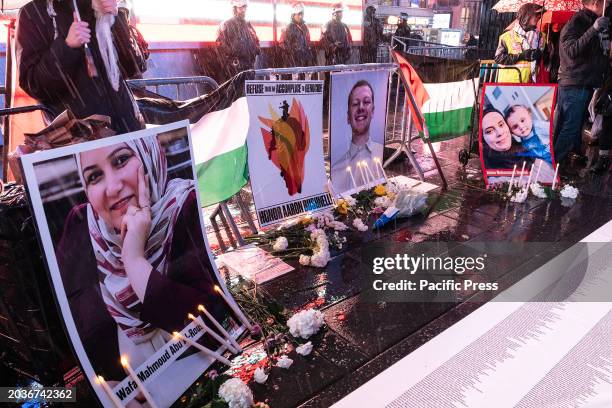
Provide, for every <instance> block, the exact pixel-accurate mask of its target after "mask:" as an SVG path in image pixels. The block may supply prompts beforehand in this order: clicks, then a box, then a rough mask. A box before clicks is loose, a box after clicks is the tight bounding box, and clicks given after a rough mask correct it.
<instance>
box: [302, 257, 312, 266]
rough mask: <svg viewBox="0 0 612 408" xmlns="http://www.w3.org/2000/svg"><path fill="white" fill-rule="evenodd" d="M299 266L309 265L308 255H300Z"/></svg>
mask: <svg viewBox="0 0 612 408" xmlns="http://www.w3.org/2000/svg"><path fill="white" fill-rule="evenodd" d="M300 265H303V266H308V265H310V257H309V256H308V255H300Z"/></svg>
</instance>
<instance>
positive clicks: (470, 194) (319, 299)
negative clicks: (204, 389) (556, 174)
mask: <svg viewBox="0 0 612 408" xmlns="http://www.w3.org/2000/svg"><path fill="white" fill-rule="evenodd" d="M465 143H466V139H465V138H460V139H455V140H453V141H449V142H443V143H441V145H440V146H439V152H438V154H439V158H440V162H441V164H442V166H443V168H444V172H445V176H446V178H447V180H448V183H449V189H448V190H447V191H438V192H437V193H435V194H434V197H433V204H432V208H431V209H430V211H429V213H428V214H427V215H419V216H416V217H413V218H410V219H406V220H400V221H397V222H395V223H391V224H389V225H387V226H386V227H385V228H384V229H383V230H381V231H376V232H371V231H368V232H367V233H365V234H361V235H351V236H349V244H350V245H348V250H346V251H344V252H336V253H334V254H333V255H334V258H333V259H332V261H331V262H330V263H329V265H328V266H327V268H326V269H325V270H321V269H316V268H309V267H301V266H300V265H299V264H297V262H296V261H295V260H289V261H288V263H290V264H292V265H293V266H294V267H295V268H296V270H295V271H294V272H292V273H290V274H288V275H285V276H283V277H280V278H278V279H276V280H274V281H272V282H269V283H267V284H265V285H264V288H265V289H266V291H267V292H269V293H270V294H271V295H272V296H273V297H274V298H276V299H277V300H278V301H279V302H280V303H282V304H283V305H284V306H285V307H286V308H287V309H288V310H290V311H291V312H295V311H298V310H301V309H304V308H307V307H317V308H319V309H321V310H322V311H323V312H324V313H325V320H326V323H327V328H326V330H325V332H324V333H322V334H320V335H319V336H320V340H318V341H317V342H316V344H317V346H316V347H315V349H314V351H313V354H312V355H311V356H309V357H301V356H297V355H295V353H292V355H290V357H291V358H294V360H295V361H296V362H295V363H294V365H293V366H292V367H291V369H290V371H289V372H286V371H280V370H281V369H279V368H274V369H273V371H272V375H271V376H270V378H271V380H269V381H268V383H266V384H265V385H259V384H254V383H252V384H251V385H252V389H253V391H254V394H255V397H256V400H259V401H267V402H268V403H269V404H270V406H272V407H274V408H282V407H292V406H298V405H302V406H304V407H327V406H330V405H331V404H333V403H334V402H335V401H337V400H339V399H341V398H342V397H343V396H345V395H347V394H348V393H350V392H351V391H352V390H354V389H356V388H357V387H359V386H360V385H362V384H363V383H365V382H366V381H368V380H369V379H371V378H372V377H374V376H375V375H376V374H378V373H379V372H381V371H383V370H384V369H385V368H387V367H388V366H389V365H391V364H393V363H394V362H396V361H398V360H399V359H401V358H402V357H404V356H405V355H406V354H408V353H410V352H411V351H413V350H414V349H416V348H418V347H419V346H420V345H422V344H423V343H424V342H426V341H428V340H429V339H431V338H432V337H433V336H435V335H437V334H438V333H440V332H441V331H443V330H444V329H445V328H447V327H449V326H450V325H452V324H453V323H455V322H456V321H458V320H460V319H461V318H462V317H464V316H466V315H467V314H469V313H471V312H472V311H473V310H475V309H476V308H477V307H478V306H479V305H480V304H481V303H482V301H483V300H484V298H483V297H482V296H481V294H479V293H476V292H466V293H462V294H461V296H460V298H458V299H456V301H454V302H450V303H385V302H378V303H370V302H367V301H366V300H365V296H364V294H363V293H361V284H360V276H359V274H360V273H361V272H360V266H361V251H362V250H363V249H364V248H366V247H367V246H368V245H369V244H371V243H383V244H384V245H386V246H388V247H389V248H392V247H393V246H394V245H398V248H399V247H401V248H402V250H404V249H405V248H406V245H408V247H414V248H415V250H420V249H419V243H425V242H428V243H429V242H444V243H446V244H445V245H440V246H439V251H441V252H444V251H447V252H448V253H449V254H450V255H452V253H453V251H454V250H455V249H457V250H458V249H459V248H460V246H461V245H463V244H469V243H471V242H492V241H502V242H504V241H511V242H541V243H544V244H542V245H538V246H536V247H537V250H531V251H529V250H525V251H522V253H521V254H520V256H517V255H518V254H508V255H507V256H502V257H499V258H496V259H495V262H494V264H492V265H490V266H489V268H488V271H487V273H486V274H485V275H481V276H479V277H478V279H479V280H481V281H491V282H493V281H497V282H499V283H500V285H501V286H502V287H508V286H510V285H511V284H513V283H514V282H516V281H518V280H519V279H521V278H522V277H524V276H525V275H526V274H528V273H530V272H531V271H533V270H534V269H536V268H537V267H538V266H539V265H542V264H544V263H545V262H546V261H548V260H549V259H551V258H552V257H554V256H555V255H557V254H559V253H560V252H562V251H563V250H564V249H566V248H568V247H569V246H570V245H572V244H573V243H575V242H577V241H579V240H580V239H582V238H583V237H585V236H586V235H588V234H589V233H590V232H592V231H594V230H595V229H597V228H599V227H600V226H601V225H603V224H604V223H605V222H607V221H609V220H610V219H611V218H612V177H611V175H610V174H607V175H604V176H601V177H596V178H592V177H590V178H585V179H582V180H580V181H578V182H577V183H575V185H576V186H577V187H578V188H579V189H580V192H581V195H580V196H579V198H578V200H577V201H576V202H575V203H573V205H571V206H569V207H566V206H563V205H562V203H561V202H560V201H558V200H556V201H548V200H538V199H535V198H532V197H530V198H529V199H528V200H527V201H526V202H525V203H523V204H515V203H509V202H503V201H502V200H500V199H499V198H498V197H495V196H494V195H493V194H491V193H490V192H487V191H486V190H485V189H484V182H483V181H482V174H481V172H480V164H479V160H478V159H472V160H471V161H470V164H468V166H467V167H466V168H465V169H463V168H462V167H461V165H460V164H459V163H458V160H457V154H458V151H459V150H460V149H461V148H463V147H464V144H465ZM417 148H418V146H417ZM418 160H419V162H420V163H423V168H424V169H425V170H430V171H426V177H427V181H429V182H432V183H435V184H438V185H441V180H440V177H439V176H438V175H437V173H436V172H435V170H433V171H432V170H431V169H433V168H434V166H433V161H432V160H431V158H428V157H424V156H423V155H422V154H419V155H418ZM389 173H391V174H406V175H411V176H413V177H414V174H415V173H414V172H413V171H412V170H411V167H410V164H409V162H408V160H403V161H402V160H401V159H400V160H397V161H396V162H395V163H393V164H392V165H391V167H390V171H389ZM428 255H432V254H431V253H428ZM470 276H471V275H469V274H466V276H465V277H464V278H468V277H470ZM471 278H474V276H471Z"/></svg>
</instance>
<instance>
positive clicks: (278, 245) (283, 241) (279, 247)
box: [272, 237, 289, 251]
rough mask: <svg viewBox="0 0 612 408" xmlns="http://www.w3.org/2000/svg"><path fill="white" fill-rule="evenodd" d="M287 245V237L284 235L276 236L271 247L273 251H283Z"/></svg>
mask: <svg viewBox="0 0 612 408" xmlns="http://www.w3.org/2000/svg"><path fill="white" fill-rule="evenodd" d="M288 247H289V241H287V238H285V237H278V238H276V241H275V242H274V245H272V249H273V250H275V251H284V250H285V249H287V248H288Z"/></svg>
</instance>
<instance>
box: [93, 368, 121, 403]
mask: <svg viewBox="0 0 612 408" xmlns="http://www.w3.org/2000/svg"><path fill="white" fill-rule="evenodd" d="M96 382H97V383H98V384H100V386H102V389H103V390H104V392H105V393H106V395H108V398H110V400H111V401H112V403H113V406H114V407H115V408H123V404H122V403H121V400H120V399H119V397H117V394H115V392H114V391H113V390H112V389H111V387H110V386H109V385H108V384H107V383H106V381H105V380H104V377H102V376H101V375H99V376H97V377H96Z"/></svg>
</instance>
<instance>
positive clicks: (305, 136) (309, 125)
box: [245, 81, 332, 226]
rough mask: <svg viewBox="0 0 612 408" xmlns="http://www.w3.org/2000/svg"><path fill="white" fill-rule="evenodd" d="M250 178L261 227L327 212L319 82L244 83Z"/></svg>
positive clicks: (321, 92)
mask: <svg viewBox="0 0 612 408" xmlns="http://www.w3.org/2000/svg"><path fill="white" fill-rule="evenodd" d="M245 91H246V95H247V103H248V106H249V116H250V126H249V134H248V137H247V147H248V151H249V155H248V157H249V174H250V178H251V189H252V191H253V199H254V201H255V209H256V211H257V217H258V219H259V224H260V225H261V226H266V225H271V224H274V223H278V222H281V221H283V220H285V219H288V218H292V217H296V216H299V215H301V214H304V213H307V212H314V211H320V210H324V209H326V208H330V207H331V206H332V200H331V196H330V194H329V193H328V192H327V187H326V186H327V176H326V175H325V162H324V158H323V125H322V122H323V82H322V81H247V82H246V85H245Z"/></svg>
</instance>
